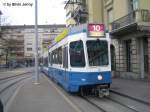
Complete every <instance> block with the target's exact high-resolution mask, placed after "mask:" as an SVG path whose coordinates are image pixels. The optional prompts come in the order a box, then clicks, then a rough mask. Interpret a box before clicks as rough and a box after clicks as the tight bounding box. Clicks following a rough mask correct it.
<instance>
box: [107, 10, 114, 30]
mask: <svg viewBox="0 0 150 112" xmlns="http://www.w3.org/2000/svg"><path fill="white" fill-rule="evenodd" d="M112 22H113V9H112V8H111V9H109V10H107V28H108V29H109V30H110V29H111V28H110V23H112Z"/></svg>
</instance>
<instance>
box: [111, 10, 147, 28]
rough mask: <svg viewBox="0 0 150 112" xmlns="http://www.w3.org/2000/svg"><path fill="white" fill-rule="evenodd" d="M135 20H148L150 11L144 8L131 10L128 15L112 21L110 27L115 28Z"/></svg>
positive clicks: (135, 21)
mask: <svg viewBox="0 0 150 112" xmlns="http://www.w3.org/2000/svg"><path fill="white" fill-rule="evenodd" d="M137 22H150V11H149V10H145V9H140V10H136V11H133V12H131V13H129V14H128V15H126V16H124V17H122V18H119V19H117V20H116V21H114V22H112V23H111V29H112V30H116V29H119V28H122V27H125V26H128V25H131V24H133V23H137Z"/></svg>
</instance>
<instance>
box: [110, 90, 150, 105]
mask: <svg viewBox="0 0 150 112" xmlns="http://www.w3.org/2000/svg"><path fill="white" fill-rule="evenodd" d="M110 92H111V93H114V94H116V95H119V96H122V97H125V98H128V99H131V100H134V101H136V102H139V103H142V104H144V105H147V106H150V103H149V102H146V101H143V100H140V99H137V98H134V97H132V96H129V95H125V94H122V93H119V92H117V91H114V90H110Z"/></svg>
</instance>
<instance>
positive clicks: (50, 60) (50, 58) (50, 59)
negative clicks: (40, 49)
mask: <svg viewBox="0 0 150 112" xmlns="http://www.w3.org/2000/svg"><path fill="white" fill-rule="evenodd" d="M48 58H49V63H50V65H52V56H51V53H49V56H48Z"/></svg>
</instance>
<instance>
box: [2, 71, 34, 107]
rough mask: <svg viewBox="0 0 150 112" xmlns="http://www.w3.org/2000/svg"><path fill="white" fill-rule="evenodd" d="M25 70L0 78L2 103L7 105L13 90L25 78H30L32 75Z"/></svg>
mask: <svg viewBox="0 0 150 112" xmlns="http://www.w3.org/2000/svg"><path fill="white" fill-rule="evenodd" d="M29 73H31V72H26V73H22V74H17V75H13V76H9V77H5V78H1V79H0V99H1V101H2V103H3V105H4V106H5V105H7V103H8V102H9V99H11V96H13V94H14V92H15V90H16V89H17V88H18V87H19V86H20V85H22V84H23V83H24V81H25V80H27V79H29V78H31V76H32V75H30V74H29Z"/></svg>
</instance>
